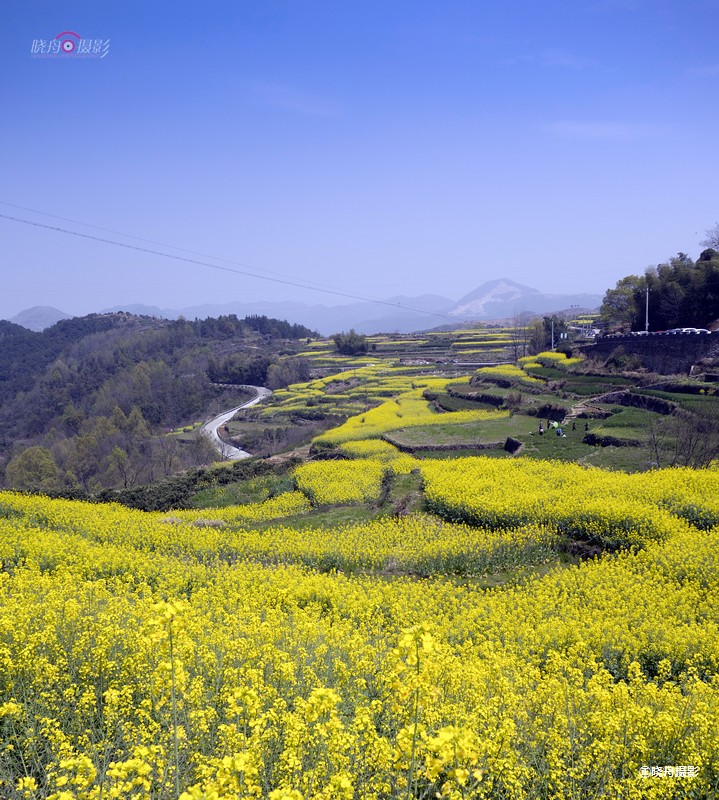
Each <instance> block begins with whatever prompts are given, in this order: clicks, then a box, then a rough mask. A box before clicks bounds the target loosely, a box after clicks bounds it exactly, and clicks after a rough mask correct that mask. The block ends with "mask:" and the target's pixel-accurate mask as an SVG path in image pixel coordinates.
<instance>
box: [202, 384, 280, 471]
mask: <svg viewBox="0 0 719 800" xmlns="http://www.w3.org/2000/svg"><path fill="white" fill-rule="evenodd" d="M238 388H242V389H254V391H256V392H257V397H253V398H252V400H248V401H247V402H246V403H243V404H242V405H241V406H237V407H236V408H232V409H230V410H229V411H223V412H222V414H220V415H219V416H217V417H214V418H213V419H211V420H210V421H209V422H206V423H205V424H204V425H203V426H202V427H201V428H200V433H201V434H202V435H203V436H206V437H207V438H208V439H209V441H210V444H211V445H212V446H213V447H214V448H215V450H217V452H218V453H219V454H220V455H221V456H222V458H224V459H225V460H226V461H239V460H240V459H241V458H251V457H252V453H248V452H247V451H246V450H240V448H239V447H233V446H232V445H230V444H227V442H223V441H222V439H220V435H219V434H218V433H217V429H218V428H219V427H220V426H221V425H224V424H225V423H227V422H229V421H230V420H231V419H232V417H234V416H235V414H236V413H237V412H238V411H239V410H240V409H241V408H249V407H250V406H254V405H257V403H260V402H262V401H263V400H264V399H265V398H266V397H269V396H270V395H271V394H272V392H271V391H270V390H269V389H266V388H265V387H264V386H242V387H238Z"/></svg>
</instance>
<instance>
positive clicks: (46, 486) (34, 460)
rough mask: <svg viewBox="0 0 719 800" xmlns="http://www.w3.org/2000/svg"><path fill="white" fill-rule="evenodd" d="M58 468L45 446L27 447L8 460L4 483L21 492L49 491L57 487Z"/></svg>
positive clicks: (58, 481)
mask: <svg viewBox="0 0 719 800" xmlns="http://www.w3.org/2000/svg"><path fill="white" fill-rule="evenodd" d="M59 478H60V470H59V469H58V466H57V464H56V463H55V459H54V458H53V455H52V453H51V452H50V451H49V450H48V449H47V448H45V447H39V446H36V447H28V449H27V450H23V451H22V453H19V454H18V455H16V456H15V457H14V458H12V459H11V460H10V463H9V464H8V465H7V469H6V470H5V485H6V486H7V487H8V488H10V489H18V490H19V491H22V492H51V491H55V490H57V489H58V488H59V483H60V480H59Z"/></svg>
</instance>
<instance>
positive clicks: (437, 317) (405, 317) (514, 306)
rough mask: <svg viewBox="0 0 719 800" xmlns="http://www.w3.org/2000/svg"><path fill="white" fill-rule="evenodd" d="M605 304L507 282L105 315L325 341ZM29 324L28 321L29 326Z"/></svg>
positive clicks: (41, 309) (30, 315)
mask: <svg viewBox="0 0 719 800" xmlns="http://www.w3.org/2000/svg"><path fill="white" fill-rule="evenodd" d="M601 302H602V296H601V295H598V294H565V295H563V294H544V293H542V292H540V291H538V290H537V289H532V288H531V287H530V286H524V285H522V284H521V283H516V282H515V281H511V280H509V279H507V278H500V279H497V280H493V281H488V282H487V283H484V284H482V285H481V286H479V287H478V288H477V289H475V290H474V291H472V292H470V293H469V294H467V295H465V296H464V297H462V298H461V299H460V300H458V301H456V302H455V301H454V300H450V299H448V298H446V297H441V296H439V295H420V296H419V297H407V296H404V295H397V296H395V297H390V298H387V299H386V300H383V301H382V302H357V303H348V304H345V305H341V306H325V305H310V304H309V303H298V302H292V301H286V302H272V301H257V302H252V303H243V302H239V301H237V302H234V303H206V304H203V305H195V306H187V307H185V308H180V309H175V308H159V307H158V306H148V305H142V304H139V303H134V304H129V305H121V306H114V307H113V308H107V309H103V310H104V311H108V312H109V311H128V312H130V313H131V314H139V315H145V316H151V317H160V318H164V319H177V318H178V317H180V316H183V317H185V318H186V319H206V318H207V317H218V316H221V315H227V314H236V315H237V316H238V317H240V318H242V317H246V316H248V315H251V314H258V315H265V316H268V317H273V318H275V319H286V320H288V321H289V322H293V323H300V324H302V325H306V326H307V327H308V328H312V329H313V330H317V331H319V332H320V333H322V334H324V335H326V336H327V335H329V334H332V333H336V332H337V331H346V330H349V329H350V328H354V329H355V330H356V331H358V332H360V333H395V332H396V333H411V332H413V331H417V330H426V329H428V328H436V327H439V326H442V325H447V324H458V323H461V322H465V321H466V322H469V321H482V322H486V321H490V320H505V319H511V318H512V317H515V316H517V315H518V314H531V313H534V314H547V313H551V312H559V311H564V310H567V309H570V308H575V307H578V309H577V310H579V309H595V308H597V307H598V306H599V305H600V304H601ZM68 316H69V314H64V312H62V311H58V309H54V308H48V307H45V306H36V307H35V308H30V309H27V310H26V311H22V312H20V314H17V315H16V316H15V317H13V318H12V320H10V321H11V322H15V323H17V324H18V325H23V326H24V327H26V328H30V329H31V330H43V329H44V328H46V327H49V326H50V325H53V324H54V323H55V322H57V321H58V320H59V319H65V318H67V317H68ZM23 320H24V321H23Z"/></svg>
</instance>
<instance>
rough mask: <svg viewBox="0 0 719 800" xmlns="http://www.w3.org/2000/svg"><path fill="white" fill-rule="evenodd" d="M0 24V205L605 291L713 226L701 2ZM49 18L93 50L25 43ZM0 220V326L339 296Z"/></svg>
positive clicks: (253, 249) (422, 5) (709, 29)
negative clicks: (63, 314) (36, 53)
mask: <svg viewBox="0 0 719 800" xmlns="http://www.w3.org/2000/svg"><path fill="white" fill-rule="evenodd" d="M0 22H2V29H3V38H4V45H5V46H4V47H3V49H2V51H1V52H0V60H1V63H0V70H1V71H2V75H3V80H2V82H0V95H1V96H2V105H1V106H0V107H1V108H2V112H0V113H1V114H2V125H0V147H1V148H2V158H1V159H0V201H3V203H6V204H7V203H12V204H15V205H19V206H24V207H26V208H30V209H34V210H36V211H39V212H45V213H46V214H53V215H57V216H61V217H66V218H69V219H72V220H77V221H79V222H83V223H88V224H91V225H95V226H100V227H104V228H109V229H113V230H115V231H119V232H124V233H127V234H132V235H134V236H137V237H144V238H146V239H151V240H155V241H158V242H162V243H165V244H168V245H173V246H174V247H177V248H188V249H191V250H194V251H199V252H202V253H205V254H208V255H211V256H214V257H218V258H224V259H229V260H232V261H234V262H238V263H242V264H244V265H246V268H247V269H248V270H249V271H253V272H257V273H262V274H269V273H272V274H279V275H283V276H288V277H289V278H290V279H291V280H297V281H301V282H304V281H313V282H316V283H318V284H320V285H322V286H334V287H338V288H340V289H341V290H343V291H347V292H350V293H358V294H361V295H364V296H373V297H380V298H384V297H389V296H392V295H397V294H404V295H410V296H417V295H421V294H425V293H427V294H441V295H444V296H446V297H449V298H451V299H458V298H459V297H461V296H462V295H463V294H466V293H467V292H469V291H471V290H472V289H474V288H475V287H477V286H478V285H480V284H481V283H483V282H484V281H486V280H491V279H494V278H498V277H508V278H512V279H514V280H516V281H519V282H521V283H525V284H528V285H530V286H533V287H535V288H538V289H540V290H543V291H549V292H578V291H591V292H597V293H602V292H603V291H604V290H605V289H607V288H609V287H611V286H613V285H614V284H615V282H616V281H617V280H618V279H619V278H620V277H622V276H624V275H626V274H629V273H632V272H642V271H643V270H644V269H645V267H646V266H648V265H649V264H655V263H658V262H660V261H664V260H666V259H667V258H669V257H670V256H672V255H673V254H675V253H676V252H677V251H680V250H681V251H685V252H688V253H689V254H690V255H693V256H696V255H697V254H698V253H699V251H700V250H701V247H700V245H699V243H700V241H701V240H702V239H703V238H704V234H705V231H706V230H707V229H708V228H711V227H713V226H714V225H715V223H716V222H717V221H718V220H719V199H718V195H717V190H716V187H717V163H718V161H719V159H717V150H718V148H717V141H718V140H719V135H718V134H717V131H718V130H719V124H718V123H719V104H717V97H718V96H719V51H718V50H717V47H716V31H717V30H718V29H719V0H684V2H679V1H676V2H675V1H674V0H671V1H668V0H667V1H666V2H665V1H664V0H646V2H645V1H643V0H589V1H588V2H581V0H574V1H573V2H570V1H567V2H554V1H553V0H549V2H542V3H538V2H528V1H524V2H514V3H512V2H501V1H500V0H496V1H495V0H487V1H484V0H476V1H475V2H469V1H468V0H457V1H454V2H453V1H452V0H448V1H446V2H424V1H423V0H412V2H409V0H396V2H392V0H381V1H375V0H362V2H354V0H335V1H334V2H309V1H308V0H285V1H283V2H275V0H233V1H232V2H229V1H227V2H213V1H212V0H210V2H207V3H203V4H199V3H188V2H172V3H169V2H155V3H145V2H143V3H140V2H137V1H136V0H125V1H124V2H114V0H105V1H104V2H102V3H98V2H97V0H95V2H72V0H68V1H67V2H63V3H58V2H56V0H53V1H52V2H49V1H48V2H39V1H38V0H4V2H3V4H2V8H1V9H0ZM68 30H69V31H76V32H77V33H79V34H80V35H82V36H83V37H85V36H87V37H92V38H103V39H108V38H109V39H110V50H109V53H108V55H107V57H106V58H103V59H97V58H89V59H82V60H81V59H77V58H66V57H59V58H56V59H42V58H33V57H31V54H30V49H31V45H32V42H33V40H35V39H52V38H53V37H54V36H55V35H56V34H57V33H59V32H61V31H68ZM0 213H3V214H10V215H13V216H17V217H21V218H24V219H29V220H34V221H40V222H43V223H45V224H51V225H64V226H65V227H69V228H72V229H73V230H77V231H82V232H86V233H91V234H93V233H94V234H96V235H101V236H110V235H109V234H104V233H100V232H98V231H93V230H92V229H90V228H85V227H83V226H81V225H78V224H75V223H63V222H61V221H58V220H53V219H52V218H51V217H44V216H42V215H40V214H36V213H33V212H29V211H21V210H19V209H17V208H13V207H12V206H9V205H0ZM0 236H1V237H2V239H1V241H2V251H1V256H0V258H2V264H3V267H2V271H3V290H2V292H1V293H0V317H8V316H12V315H13V314H15V313H17V312H18V311H20V310H21V309H23V308H27V307H28V306H32V305H41V304H42V305H53V306H56V307H58V308H61V309H63V310H65V311H68V312H69V313H75V314H80V313H87V312H90V311H95V310H99V309H101V308H106V307H109V306H112V305H116V304H121V303H131V302H144V303H150V304H156V305H160V306H166V307H182V306H185V305H190V304H195V303H199V302H225V301H230V300H255V299H274V300H280V299H281V300H285V299H297V300H302V301H305V302H313V303H314V302H320V303H325V304H330V305H333V304H337V303H339V302H342V301H341V299H340V298H334V297H332V296H328V295H323V294H320V293H315V292H310V291H306V290H301V289H296V288H292V287H287V286H283V285H281V284H275V283H270V282H266V281H263V280H260V279H257V278H250V277H247V276H241V275H236V274H232V273H224V272H218V271H215V270H212V269H208V268H205V267H201V266H198V265H189V264H183V263H180V262H177V261H172V260H167V259H163V258H161V257H158V256H153V255H150V254H143V253H139V252H134V251H130V250H126V249H121V248H118V247H114V246H111V245H107V244H100V243H97V242H92V241H89V240H83V239H79V238H76V237H71V236H68V235H65V234H62V233H58V232H53V231H49V230H45V229H41V228H35V227H30V226H27V225H24V224H21V223H16V222H10V221H8V220H6V219H0ZM110 238H112V237H110ZM114 238H117V239H120V238H121V237H119V236H115V237H114ZM122 241H127V242H132V241H134V240H130V239H122ZM136 243H137V242H136ZM139 244H141V243H139ZM174 252H179V251H174ZM216 263H218V264H223V263H226V262H220V261H218V262H216Z"/></svg>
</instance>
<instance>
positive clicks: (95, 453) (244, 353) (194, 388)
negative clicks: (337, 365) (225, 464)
mask: <svg viewBox="0 0 719 800" xmlns="http://www.w3.org/2000/svg"><path fill="white" fill-rule="evenodd" d="M316 335H317V334H316V333H315V332H313V331H311V330H309V329H308V328H305V327H304V326H302V325H293V324H290V323H288V322H285V321H282V320H275V319H270V318H268V317H261V316H251V317H246V318H245V319H238V318H237V317H235V316H226V317H219V318H217V319H206V320H195V321H188V320H172V321H171V320H158V319H154V318H150V317H138V316H134V315H131V314H127V313H123V312H119V313H112V314H92V315H89V316H86V317H76V318H72V319H68V320H62V321H60V322H58V323H57V324H56V325H53V326H52V327H51V328H48V329H46V330H45V331H42V332H40V333H36V332H33V331H29V330H27V329H25V328H22V327H21V326H19V325H15V324H13V323H10V322H5V321H2V322H0V430H1V431H2V435H1V436H2V438H0V468H2V467H4V466H6V465H7V464H8V462H9V461H11V460H12V459H13V458H14V457H15V456H17V455H19V454H20V453H21V452H22V451H23V450H26V449H28V448H30V447H41V448H43V449H44V450H45V451H47V453H49V454H50V456H51V459H52V462H53V464H54V467H57V468H58V482H59V483H60V484H62V486H66V485H71V484H72V485H74V484H77V485H82V486H84V487H85V488H88V487H89V486H90V485H91V484H93V485H96V486H103V485H113V484H117V483H118V482H120V483H126V482H127V480H128V477H127V475H124V477H123V473H124V471H125V467H126V463H125V461H124V459H130V461H132V462H133V464H134V472H136V473H137V476H136V477H134V478H133V479H132V480H133V481H136V480H140V479H141V478H142V477H143V472H145V473H147V469H146V467H147V466H148V464H150V462H151V461H152V457H151V456H152V453H151V450H152V448H153V447H154V444H153V441H154V442H155V444H157V442H156V441H155V438H156V435H157V434H160V433H162V432H164V431H165V430H166V429H167V428H168V427H171V426H175V425H178V424H180V423H185V422H187V421H188V420H189V421H191V420H193V419H196V418H197V417H199V416H202V415H203V414H204V412H206V410H207V409H208V407H209V405H210V404H211V402H212V401H213V399H215V398H217V397H218V394H219V393H220V392H221V391H222V390H220V389H218V388H217V387H216V386H215V385H214V383H216V382H218V383H222V382H231V383H245V382H247V383H264V384H268V385H271V386H274V387H278V386H281V385H286V384H287V383H289V382H292V381H294V380H298V379H302V378H303V377H306V376H305V375H304V371H306V369H307V366H306V364H305V363H304V362H303V360H302V359H298V358H288V357H287V356H291V355H292V354H293V353H296V352H298V351H299V350H300V349H301V348H302V347H303V346H304V344H305V340H306V339H307V338H309V337H314V336H316ZM108 447H109V453H108V452H107V449H108ZM114 447H116V448H118V449H117V451H116V452H115V455H114V462H116V463H115V467H116V468H111V464H110V461H111V459H110V454H111V453H112V451H113V448H114ZM44 455H46V454H44ZM198 457H199V456H198ZM178 459H179V454H178ZM178 459H175V460H174V461H173V460H172V459H170V461H171V462H172V465H173V467H174V468H177V466H178V463H179V462H178ZM179 460H181V459H179ZM134 472H133V474H134ZM149 472H152V469H150V470H149ZM144 477H148V475H145V476H144Z"/></svg>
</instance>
